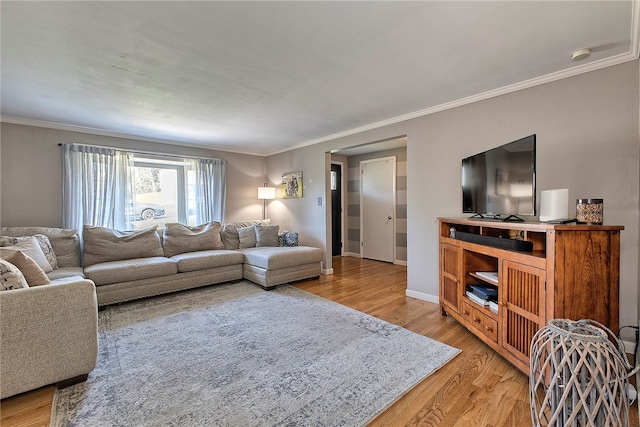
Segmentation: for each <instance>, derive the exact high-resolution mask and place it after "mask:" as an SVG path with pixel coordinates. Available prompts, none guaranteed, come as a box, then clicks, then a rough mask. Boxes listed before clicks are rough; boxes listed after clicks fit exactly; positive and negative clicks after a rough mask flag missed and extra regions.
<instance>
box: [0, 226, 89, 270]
mask: <svg viewBox="0 0 640 427" xmlns="http://www.w3.org/2000/svg"><path fill="white" fill-rule="evenodd" d="M36 234H43V235H45V236H47V237H48V238H49V242H51V247H52V248H53V251H54V252H55V255H56V260H57V264H58V267H59V268H63V267H80V237H79V236H78V232H77V231H76V230H73V229H66V228H53V227H2V228H0V235H3V236H33V235H36ZM52 267H53V266H52Z"/></svg>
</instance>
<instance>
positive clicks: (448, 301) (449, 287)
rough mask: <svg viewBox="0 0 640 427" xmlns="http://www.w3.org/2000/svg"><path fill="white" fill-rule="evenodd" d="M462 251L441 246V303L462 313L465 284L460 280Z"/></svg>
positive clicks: (450, 246) (445, 245)
mask: <svg viewBox="0 0 640 427" xmlns="http://www.w3.org/2000/svg"><path fill="white" fill-rule="evenodd" d="M461 258H462V250H461V249H460V248H459V247H457V246H453V245H447V244H445V243H443V244H441V245H440V301H441V302H442V303H443V304H444V305H446V306H447V307H448V308H450V309H452V310H454V312H455V313H456V314H457V313H460V303H461V299H462V286H463V283H462V281H461V279H460V269H461V262H462V260H461Z"/></svg>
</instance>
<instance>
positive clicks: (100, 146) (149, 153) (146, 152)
mask: <svg viewBox="0 0 640 427" xmlns="http://www.w3.org/2000/svg"><path fill="white" fill-rule="evenodd" d="M63 145H64V144H62V143H58V147H62V146H63ZM71 145H84V146H86V147H96V148H107V149H109V150H117V151H125V152H128V153H133V154H146V155H148V156H162V157H175V158H178V159H213V160H224V161H225V162H226V161H227V159H225V158H223V157H220V158H218V157H205V156H190V155H181V154H166V153H154V152H152V151H142V150H130V149H128V148H116V147H107V146H105V145H94V144H79V143H75V142H72V143H71Z"/></svg>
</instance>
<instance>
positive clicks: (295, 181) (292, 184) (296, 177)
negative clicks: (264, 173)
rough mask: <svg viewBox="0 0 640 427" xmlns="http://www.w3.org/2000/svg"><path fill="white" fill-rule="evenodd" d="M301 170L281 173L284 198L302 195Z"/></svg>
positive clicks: (294, 197)
mask: <svg viewBox="0 0 640 427" xmlns="http://www.w3.org/2000/svg"><path fill="white" fill-rule="evenodd" d="M302 184H303V183H302V172H287V173H285V174H283V175H282V194H283V195H284V198H285V199H296V198H300V197H302Z"/></svg>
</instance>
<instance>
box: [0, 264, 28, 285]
mask: <svg viewBox="0 0 640 427" xmlns="http://www.w3.org/2000/svg"><path fill="white" fill-rule="evenodd" d="M28 287H29V285H28V284H27V281H26V280H25V278H24V276H23V275H22V273H21V272H20V270H19V269H18V267H16V266H15V265H13V264H11V263H10V262H9V261H7V260H4V259H2V258H0V291H10V290H12V289H22V288H28Z"/></svg>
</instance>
